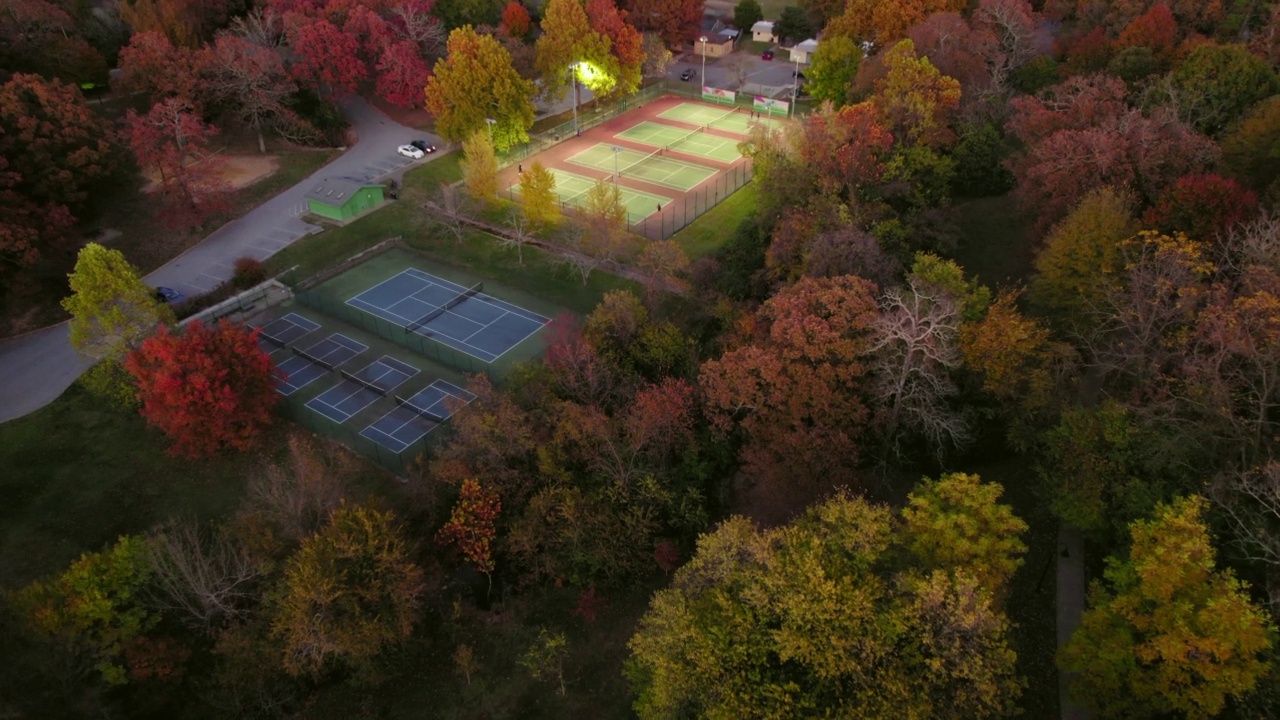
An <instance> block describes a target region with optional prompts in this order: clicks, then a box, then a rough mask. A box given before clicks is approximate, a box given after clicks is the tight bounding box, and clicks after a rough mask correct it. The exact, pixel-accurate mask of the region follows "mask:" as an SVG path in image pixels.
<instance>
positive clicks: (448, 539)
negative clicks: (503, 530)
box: [436, 478, 502, 589]
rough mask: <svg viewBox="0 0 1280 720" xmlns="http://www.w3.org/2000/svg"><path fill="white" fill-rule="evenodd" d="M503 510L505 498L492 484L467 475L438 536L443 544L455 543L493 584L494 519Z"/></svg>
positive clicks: (490, 584) (495, 519)
mask: <svg viewBox="0 0 1280 720" xmlns="http://www.w3.org/2000/svg"><path fill="white" fill-rule="evenodd" d="M500 512H502V502H501V500H500V499H499V497H498V494H497V493H496V492H494V490H493V489H492V488H486V487H484V486H482V485H481V484H480V483H479V482H478V481H476V480H474V479H472V478H467V479H466V480H463V481H462V487H461V489H460V490H459V492H458V502H457V504H456V505H454V506H453V513H452V514H451V515H450V517H449V521H448V522H446V523H445V524H444V527H442V528H440V532H439V533H437V535H436V538H437V539H438V541H439V542H440V544H441V545H455V546H457V548H458V552H460V553H462V556H463V557H465V558H466V559H467V562H469V563H471V564H472V565H473V566H475V568H476V569H477V570H479V571H480V572H482V573H484V574H485V576H486V577H488V578H489V587H490V589H492V588H493V570H494V567H495V565H494V557H493V544H494V537H495V531H494V523H495V522H496V521H497V519H498V513H500Z"/></svg>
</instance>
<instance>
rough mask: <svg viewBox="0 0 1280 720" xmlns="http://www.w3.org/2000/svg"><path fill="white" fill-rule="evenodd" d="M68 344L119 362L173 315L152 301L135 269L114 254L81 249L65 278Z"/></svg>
mask: <svg viewBox="0 0 1280 720" xmlns="http://www.w3.org/2000/svg"><path fill="white" fill-rule="evenodd" d="M68 279H69V281H70V285H71V295H70V296H68V297H67V298H65V299H64V300H63V301H62V307H63V308H64V309H65V310H66V311H67V312H68V313H70V314H71V324H70V330H71V344H72V346H73V347H75V348H76V349H77V350H79V351H80V352H82V353H85V354H86V355H89V356H90V357H94V358H100V359H107V360H110V361H113V362H116V363H119V362H123V361H124V359H125V356H126V355H128V354H129V352H131V351H132V350H134V349H135V348H137V347H138V346H139V345H141V344H142V341H143V340H145V339H146V338H147V337H149V336H150V335H151V334H152V333H153V332H155V330H156V328H157V327H158V326H160V325H163V324H165V323H170V322H173V311H172V310H170V309H169V306H168V305H165V304H164V303H161V302H159V301H158V300H156V298H155V295H154V294H153V293H152V290H151V288H149V287H147V284H146V283H144V282H143V281H142V275H141V274H140V273H139V272H138V269H137V268H135V267H134V266H133V265H131V264H130V263H129V261H128V260H126V259H125V257H124V253H121V252H120V251H119V250H113V249H109V248H105V247H103V246H101V245H99V244H97V243H89V244H88V245H85V246H84V247H83V248H82V249H81V250H80V253H79V255H78V256H77V257H76V267H75V270H74V271H73V272H72V273H71V275H70V276H68Z"/></svg>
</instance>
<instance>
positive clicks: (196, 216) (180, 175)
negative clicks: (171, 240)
mask: <svg viewBox="0 0 1280 720" xmlns="http://www.w3.org/2000/svg"><path fill="white" fill-rule="evenodd" d="M125 122H126V124H127V126H128V139H129V146H130V148H131V149H132V150H133V154H134V156H135V157H136V158H137V160H138V165H139V166H140V167H142V168H144V169H146V170H148V171H149V172H154V173H155V174H157V175H158V176H159V178H158V181H157V183H156V184H157V189H156V191H157V192H158V193H160V195H161V197H162V198H163V206H162V208H161V211H160V212H161V216H162V217H163V218H164V220H165V223H166V224H167V225H169V226H170V227H174V228H187V227H192V226H198V225H201V224H203V222H204V221H205V219H206V218H208V217H209V216H211V215H213V214H214V213H216V212H218V211H220V210H222V209H223V207H224V206H225V198H224V195H223V193H224V192H225V186H224V185H223V184H222V181H221V175H220V174H219V172H218V167H217V162H216V159H215V158H214V157H213V156H212V154H211V153H209V152H207V147H208V144H209V142H210V140H212V139H213V138H214V137H215V136H216V135H217V134H218V128H216V127H214V126H212V125H208V124H206V123H205V122H204V120H203V119H202V118H201V117H200V115H199V114H198V113H196V112H195V109H194V108H193V107H191V105H190V104H189V103H188V102H187V101H185V100H183V99H181V98H176V97H171V98H166V99H164V100H162V101H160V102H158V103H156V104H155V105H154V106H152V108H151V110H150V111H148V112H147V114H146V115H142V116H140V115H138V114H136V113H134V112H133V111H132V110H130V111H129V113H128V115H126V117H125Z"/></svg>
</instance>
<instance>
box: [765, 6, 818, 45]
mask: <svg viewBox="0 0 1280 720" xmlns="http://www.w3.org/2000/svg"><path fill="white" fill-rule="evenodd" d="M812 32H813V30H812V29H811V28H810V27H809V18H808V17H807V16H806V15H805V12H804V10H802V9H800V8H799V7H796V6H795V5H788V6H787V7H784V8H782V14H781V15H780V16H779V17H778V21H777V22H775V23H774V24H773V34H774V35H775V36H776V37H777V38H778V42H787V41H791V42H792V43H798V42H800V41H802V40H804V39H805V38H807V37H808V36H809V34H810V33H812Z"/></svg>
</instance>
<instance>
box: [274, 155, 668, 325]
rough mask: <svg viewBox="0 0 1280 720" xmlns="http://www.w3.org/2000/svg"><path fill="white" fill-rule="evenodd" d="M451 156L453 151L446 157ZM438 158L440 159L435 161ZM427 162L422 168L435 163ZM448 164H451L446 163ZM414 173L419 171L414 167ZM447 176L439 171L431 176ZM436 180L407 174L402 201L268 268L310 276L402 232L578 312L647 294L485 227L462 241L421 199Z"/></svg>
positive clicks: (445, 258)
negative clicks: (517, 246) (515, 244)
mask: <svg viewBox="0 0 1280 720" xmlns="http://www.w3.org/2000/svg"><path fill="white" fill-rule="evenodd" d="M446 159H448V156H446V157H444V158H441V160H446ZM436 162H439V161H436ZM434 164H435V162H432V163H428V164H427V165H426V166H424V167H423V169H427V168H430V167H431V165H434ZM445 167H446V168H447V166H445ZM414 172H418V171H417V170H415V171H414ZM441 176H444V177H447V174H445V173H440V172H439V171H438V170H437V171H436V173H435V174H433V175H432V176H430V177H431V178H435V177H441ZM432 181H433V180H432V179H423V178H422V177H420V176H419V177H415V176H413V175H406V176H405V188H406V192H405V193H404V194H403V195H401V196H400V197H401V199H400V200H399V201H396V202H393V203H390V204H389V205H388V206H387V207H384V208H382V209H380V210H378V211H376V212H373V213H370V214H369V215H366V216H365V217H362V218H360V219H359V220H356V221H355V222H353V223H351V224H349V225H346V226H344V227H337V228H329V229H327V230H325V231H324V232H322V233H319V234H317V235H310V236H308V237H306V238H303V239H301V240H299V241H298V242H296V243H293V244H292V245H290V246H289V247H287V248H285V249H284V250H282V251H280V252H279V253H277V254H276V255H274V256H272V257H271V258H270V259H269V260H268V261H267V267H268V270H269V271H271V272H281V271H284V270H287V269H288V268H291V267H293V266H295V265H296V266H298V273H297V276H298V277H299V278H306V277H309V276H310V275H313V274H315V273H316V272H319V271H320V270H323V269H324V268H327V267H331V266H333V265H335V264H337V263H339V262H342V261H343V260H346V259H347V258H349V257H351V256H352V255H355V254H356V253H358V252H360V251H361V250H364V249H365V248H368V247H370V246H372V245H375V244H377V243H379V242H382V241H383V240H386V239H388V238H393V237H397V236H399V237H400V238H402V239H403V240H404V242H405V243H406V244H407V245H409V246H410V247H412V248H413V249H414V250H417V251H418V252H420V253H422V254H423V256H424V257H426V258H427V259H429V260H430V261H431V262H435V263H440V264H442V265H450V266H453V267H456V268H460V269H463V270H467V271H469V272H472V273H475V274H476V275H480V276H482V277H492V278H494V279H496V280H501V281H502V283H503V284H505V285H510V286H511V287H513V288H516V289H519V290H524V291H526V292H529V293H531V294H533V295H536V296H538V297H540V298H543V299H544V300H547V301H549V302H552V303H555V304H557V305H561V306H563V307H566V308H568V309H570V310H573V311H574V312H577V313H583V314H585V313H589V312H591V310H593V309H594V308H595V306H596V305H597V304H598V303H599V302H600V298H601V297H603V296H604V294H605V293H606V292H609V291H610V290H618V289H624V288H628V289H631V290H632V291H633V292H635V293H636V294H638V295H639V294H643V290H642V289H641V287H640V285H639V284H638V283H635V282H632V281H631V280H627V279H624V278H620V277H618V276H616V275H611V274H609V273H605V272H601V271H596V272H594V273H592V274H591V278H590V280H589V281H588V283H587V284H586V285H583V284H582V282H581V280H579V279H578V277H577V275H576V274H575V273H574V271H572V270H571V269H570V268H568V267H566V266H564V265H562V264H561V263H560V262H559V261H558V260H557V259H556V258H555V257H554V256H552V255H550V254H549V253H546V252H543V251H541V250H537V249H535V248H525V250H524V264H523V265H521V264H520V263H519V262H518V260H517V256H516V251H515V250H514V249H508V248H504V247H502V245H500V244H499V243H498V242H497V241H496V240H495V239H494V238H492V237H490V236H489V235H486V234H484V233H481V232H474V231H472V232H467V233H465V235H464V239H463V241H462V242H461V243H459V242H456V241H455V240H454V238H453V236H452V234H449V233H448V231H447V230H445V229H444V228H442V227H440V226H438V225H435V224H434V223H432V222H430V220H429V219H428V218H427V214H426V211H424V210H422V209H420V204H421V203H422V202H423V201H424V200H425V199H428V198H429V197H430V194H429V193H428V192H427V191H426V190H424V189H423V187H424V186H427V185H429V184H430V183H431V182H432Z"/></svg>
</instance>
